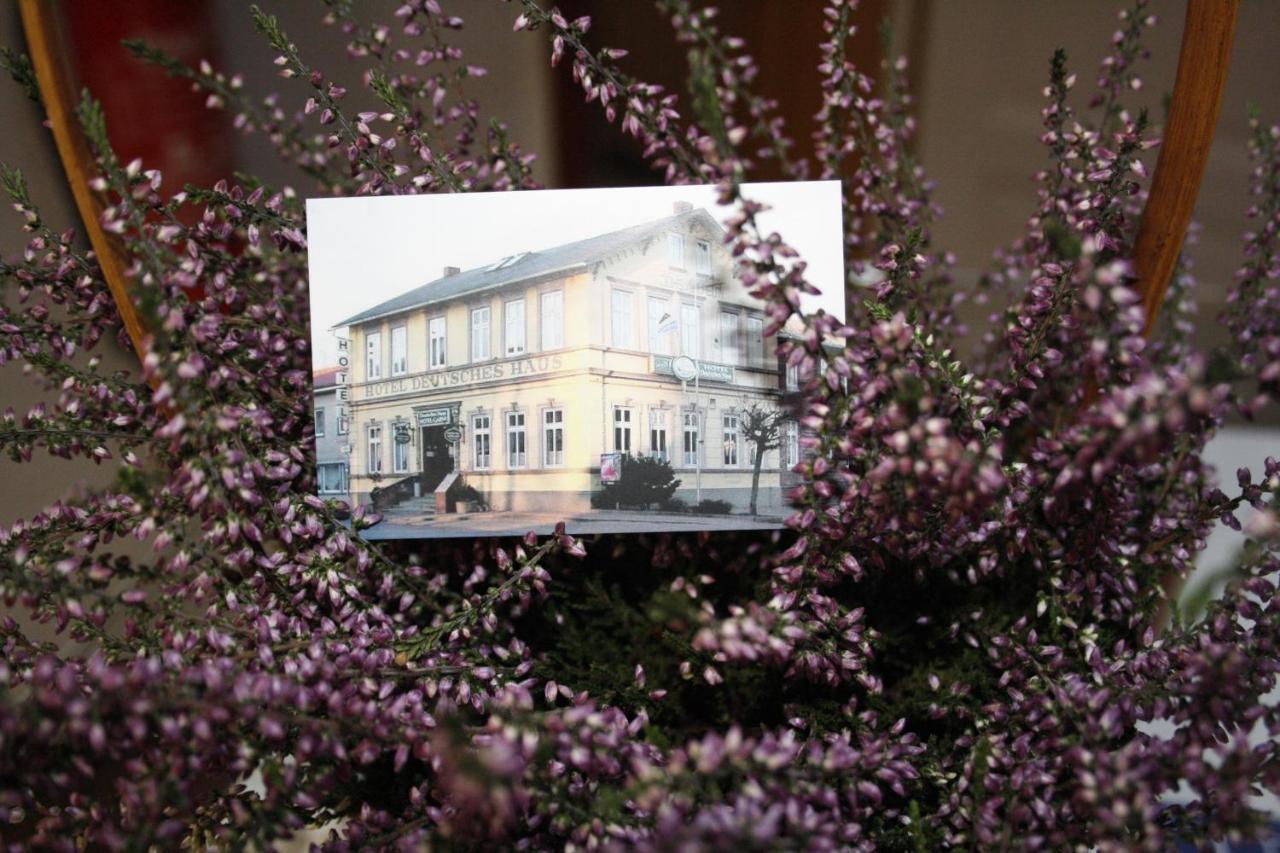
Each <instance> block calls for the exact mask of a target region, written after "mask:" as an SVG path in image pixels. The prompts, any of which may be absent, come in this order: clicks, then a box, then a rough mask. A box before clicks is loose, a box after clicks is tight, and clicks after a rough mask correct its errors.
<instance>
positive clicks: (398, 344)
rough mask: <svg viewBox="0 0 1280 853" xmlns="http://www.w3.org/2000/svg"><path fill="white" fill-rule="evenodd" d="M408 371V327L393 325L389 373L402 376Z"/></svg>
mask: <svg viewBox="0 0 1280 853" xmlns="http://www.w3.org/2000/svg"><path fill="white" fill-rule="evenodd" d="M408 372H409V329H408V328H407V327H405V326H395V327H393V328H392V329H391V375H392V376H403V375H404V374H405V373H408Z"/></svg>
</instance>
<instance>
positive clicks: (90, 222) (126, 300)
mask: <svg viewBox="0 0 1280 853" xmlns="http://www.w3.org/2000/svg"><path fill="white" fill-rule="evenodd" d="M18 8H19V10H20V11H21V13H22V28H23V31H24V32H25V33H26V36H27V51H28V52H29V53H30V54H31V64H32V66H33V67H34V69H35V72H36V81H37V82H38V83H39V84H40V99H41V101H42V102H43V103H44V109H45V114H46V115H47V116H48V119H49V128H50V130H52V131H53V140H54V143H55V144H56V145H57V147H58V157H59V158H60V159H61V160H62V168H63V171H65V172H66V173H67V184H68V185H69V186H70V188H71V194H72V196H73V197H74V198H75V202H76V208H77V210H78V211H79V212H80V219H81V220H82V222H83V223H84V230H85V233H86V234H88V236H89V243H90V245H92V246H93V251H94V254H96V255H97V258H98V266H99V267H101V269H102V277H103V278H105V279H106V282H107V287H108V288H109V289H110V290H111V296H112V298H114V299H115V303H116V308H117V310H118V311H119V312H120V317H121V319H122V320H123V321H124V327H125V331H127V332H128V333H129V340H130V341H132V342H133V349H134V351H135V352H136V353H137V354H138V358H139V359H142V358H143V357H144V356H145V355H146V352H147V338H148V332H147V329H146V327H145V326H144V325H143V323H142V318H141V317H139V316H138V310H137V307H136V306H135V305H134V303H133V299H132V296H131V294H130V293H129V277H128V276H127V275H126V274H125V267H126V263H125V252H124V249H123V248H122V247H121V245H120V241H119V240H117V239H116V238H115V237H113V236H112V235H111V234H109V233H107V231H106V230H105V229H104V228H103V227H102V212H103V210H105V209H106V206H107V205H106V201H105V200H104V198H103V195H102V194H101V193H98V192H95V191H94V190H93V189H92V188H91V187H90V186H89V182H90V181H91V180H92V179H93V178H94V176H96V175H97V174H98V168H97V161H96V159H95V158H94V156H93V151H92V150H91V148H90V146H89V140H88V139H87V138H86V137H85V135H84V131H83V130H82V129H81V127H80V122H79V121H78V120H77V119H76V115H75V109H76V104H77V103H78V102H79V95H78V94H77V91H76V84H75V75H74V72H73V71H72V69H71V67H70V62H69V59H68V57H67V51H66V41H65V39H63V38H62V37H61V30H60V27H59V21H58V18H57V10H58V4H55V3H50V2H48V0H19V2H18Z"/></svg>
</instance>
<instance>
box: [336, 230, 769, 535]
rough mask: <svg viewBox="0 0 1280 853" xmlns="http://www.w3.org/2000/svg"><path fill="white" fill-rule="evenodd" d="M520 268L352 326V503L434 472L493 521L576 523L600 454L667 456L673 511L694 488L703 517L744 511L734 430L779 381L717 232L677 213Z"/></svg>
mask: <svg viewBox="0 0 1280 853" xmlns="http://www.w3.org/2000/svg"><path fill="white" fill-rule="evenodd" d="M501 263H502V261H498V262H497V264H495V266H500V265H501ZM521 267H522V264H521V263H519V260H516V261H512V262H511V279H510V280H505V281H502V280H498V281H494V279H499V278H501V276H500V275H494V274H488V275H487V278H488V280H489V282H490V283H489V284H486V285H485V286H484V287H481V288H478V289H477V290H476V291H474V292H470V293H459V294H455V295H453V296H452V297H450V298H447V299H440V300H432V299H431V298H430V290H431V289H432V288H434V287H436V285H437V284H438V283H433V284H432V285H431V286H429V287H428V288H427V294H426V296H425V298H424V299H422V300H417V304H414V305H412V306H406V307H401V308H400V309H398V310H396V311H393V312H387V313H386V314H385V315H383V316H374V317H371V318H369V319H367V320H365V321H362V322H353V323H352V324H351V325H350V326H349V336H350V350H349V351H350V354H351V359H352V364H351V369H350V371H349V383H350V387H349V389H348V397H349V411H348V413H347V417H348V419H349V422H350V427H351V428H350V436H351V446H350V451H349V452H350V454H351V455H350V472H351V477H350V479H351V489H352V492H353V497H354V498H355V499H356V500H358V501H364V500H366V499H367V498H368V495H369V493H370V492H371V491H372V490H373V489H374V488H375V487H378V486H382V487H385V486H387V485H389V484H391V483H394V482H397V481H400V480H404V479H406V478H411V477H420V479H421V480H422V483H421V488H422V489H424V490H427V491H430V490H431V489H433V488H434V487H435V486H434V483H435V481H436V480H438V479H439V477H440V476H441V475H442V473H444V472H445V471H446V469H448V470H456V471H459V472H460V473H461V476H462V478H463V480H464V482H465V483H466V484H468V485H471V486H473V487H474V488H476V489H477V490H478V491H480V492H481V493H482V494H483V495H484V496H485V498H486V500H487V502H488V504H489V505H490V506H491V507H492V508H493V509H495V510H532V509H537V510H556V511H565V512H576V511H582V510H586V509H587V508H589V505H590V495H591V494H592V492H594V491H598V490H599V489H600V486H601V484H600V481H599V471H600V464H601V454H602V453H609V452H631V453H634V454H644V455H651V454H652V455H665V457H666V458H668V459H669V461H670V462H671V464H672V466H673V468H674V469H675V471H676V476H677V477H679V478H680V480H681V486H680V489H679V491H678V492H677V496H678V497H680V498H682V499H684V500H686V501H688V502H690V503H692V502H693V501H694V498H695V490H696V489H697V481H698V480H699V479H700V481H701V490H700V495H701V497H702V498H703V499H707V498H718V499H723V500H727V501H729V502H730V503H732V504H733V505H734V506H735V508H737V509H745V508H746V504H747V501H748V497H749V493H750V489H751V479H752V464H753V461H754V460H753V459H752V458H751V453H750V449H749V448H747V447H746V446H745V444H744V442H743V441H742V437H741V435H740V432H741V427H740V426H739V427H738V433H739V434H738V435H737V436H736V438H735V430H734V419H735V418H738V419H739V424H740V418H741V412H742V410H743V408H744V407H746V406H749V405H752V404H755V405H759V406H764V407H768V408H771V409H772V408H776V407H777V405H778V401H779V398H780V384H781V383H780V372H779V364H778V359H777V354H776V339H775V338H772V337H771V338H770V339H768V340H766V339H765V338H764V336H763V334H762V331H763V327H764V326H765V325H766V321H765V318H764V316H763V314H762V312H761V311H760V305H759V303H758V301H756V300H754V299H753V298H752V297H750V296H749V295H748V294H746V293H745V292H744V291H743V289H742V288H741V286H740V284H739V283H738V282H737V280H736V279H735V278H734V277H733V275H732V273H731V270H732V260H731V258H730V257H729V256H728V254H727V252H726V251H725V250H724V248H723V245H722V234H721V232H720V230H719V227H718V225H716V224H715V222H714V221H713V220H712V219H711V218H710V217H709V216H707V215H706V214H705V213H701V212H694V213H692V214H690V213H686V214H685V215H682V216H676V217H672V220H671V222H670V223H669V224H668V225H666V226H662V227H659V228H658V230H657V231H656V232H655V233H653V234H650V235H648V236H647V237H645V238H644V239H640V240H637V241H635V242H634V243H633V244H630V245H625V246H620V247H615V248H614V249H613V250H611V251H610V252H609V254H608V255H607V256H606V257H600V258H589V259H587V260H586V261H584V262H582V263H575V264H574V265H572V266H571V267H570V268H568V269H565V270H559V271H551V272H542V273H540V274H538V275H536V276H533V277H528V276H525V277H521V273H520V271H521ZM496 272H498V273H500V272H501V270H498V271H496ZM441 281H442V282H447V281H448V279H447V278H445V279H442V280H441ZM366 313H367V312H366ZM398 330H399V331H398ZM442 332H443V341H441V340H440V337H441V333H442ZM679 355H689V356H691V357H696V359H697V361H698V362H700V363H701V372H700V374H699V378H698V380H697V381H696V382H692V381H691V382H688V383H685V384H684V385H683V386H682V384H681V382H680V381H678V380H677V379H676V378H675V377H674V376H673V375H671V368H670V362H671V359H672V358H673V357H675V356H679ZM442 357H443V362H444V363H443V365H441V364H440V362H441V360H442ZM686 432H689V433H690V434H689V435H686ZM397 434H399V435H400V436H401V443H400V447H399V449H397V444H398V442H397V440H396V435H397ZM406 438H407V442H406V441H404V439H406ZM696 438H700V439H701V441H700V442H699V441H695V440H694V439H696ZM695 452H696V453H697V454H700V455H699V456H695V455H694V454H695ZM787 452H788V451H787V448H786V446H785V442H784V446H783V448H782V449H781V450H770V451H768V452H767V453H766V454H765V458H764V464H763V467H762V471H761V477H760V490H759V499H758V511H759V512H761V513H766V514H775V515H776V514H779V513H780V512H781V500H782V498H781V494H780V488H779V483H780V478H779V474H780V467H781V466H780V461H781V459H780V455H785V454H786V453H787ZM699 467H700V469H701V476H700V478H699V476H698V473H697V472H698V469H699ZM424 472H428V473H429V474H430V476H426V475H424Z"/></svg>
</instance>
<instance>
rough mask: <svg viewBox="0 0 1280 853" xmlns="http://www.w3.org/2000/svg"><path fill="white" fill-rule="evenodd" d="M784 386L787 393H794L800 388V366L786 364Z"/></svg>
mask: <svg viewBox="0 0 1280 853" xmlns="http://www.w3.org/2000/svg"><path fill="white" fill-rule="evenodd" d="M786 371H787V373H786V380H785V381H786V386H787V390H788V391H795V390H797V389H799V388H800V365H799V364H788V365H787V366H786Z"/></svg>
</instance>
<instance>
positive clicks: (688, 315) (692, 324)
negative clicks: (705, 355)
mask: <svg viewBox="0 0 1280 853" xmlns="http://www.w3.org/2000/svg"><path fill="white" fill-rule="evenodd" d="M701 337H702V330H701V329H700V328H699V327H698V306H697V305H690V304H689V303H684V304H682V305H681V306H680V354H681V355H687V356H689V358H699V357H700V356H701V353H700V352H699V347H698V342H699V340H701Z"/></svg>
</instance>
